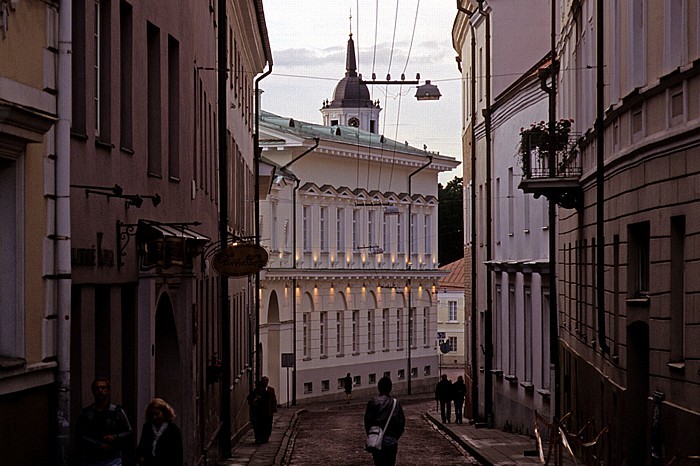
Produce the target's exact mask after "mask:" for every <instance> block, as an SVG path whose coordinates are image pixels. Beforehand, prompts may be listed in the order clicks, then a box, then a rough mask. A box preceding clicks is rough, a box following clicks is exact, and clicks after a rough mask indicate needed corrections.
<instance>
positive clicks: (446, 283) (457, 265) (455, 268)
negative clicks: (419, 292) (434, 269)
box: [438, 258, 465, 290]
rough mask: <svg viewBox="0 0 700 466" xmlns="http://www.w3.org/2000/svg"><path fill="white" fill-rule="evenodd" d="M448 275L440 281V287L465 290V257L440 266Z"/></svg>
mask: <svg viewBox="0 0 700 466" xmlns="http://www.w3.org/2000/svg"><path fill="white" fill-rule="evenodd" d="M440 270H443V271H447V272H448V273H447V275H445V276H444V277H442V278H441V279H440V281H439V282H438V288H439V289H444V290H463V289H464V285H465V276H464V258H462V259H459V260H456V261H454V262H450V263H449V264H447V265H443V266H442V267H440Z"/></svg>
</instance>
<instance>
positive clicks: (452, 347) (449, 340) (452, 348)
mask: <svg viewBox="0 0 700 466" xmlns="http://www.w3.org/2000/svg"><path fill="white" fill-rule="evenodd" d="M447 343H449V344H450V351H457V337H448V338H447Z"/></svg>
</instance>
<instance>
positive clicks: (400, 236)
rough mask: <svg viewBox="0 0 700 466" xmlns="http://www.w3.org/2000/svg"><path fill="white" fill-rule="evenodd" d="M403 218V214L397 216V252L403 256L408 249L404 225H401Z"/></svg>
mask: <svg viewBox="0 0 700 466" xmlns="http://www.w3.org/2000/svg"><path fill="white" fill-rule="evenodd" d="M402 217H403V214H401V213H399V214H398V215H397V216H396V252H397V253H398V254H403V253H404V249H405V248H406V245H405V244H404V236H403V225H402V224H401V223H402V220H403V219H402Z"/></svg>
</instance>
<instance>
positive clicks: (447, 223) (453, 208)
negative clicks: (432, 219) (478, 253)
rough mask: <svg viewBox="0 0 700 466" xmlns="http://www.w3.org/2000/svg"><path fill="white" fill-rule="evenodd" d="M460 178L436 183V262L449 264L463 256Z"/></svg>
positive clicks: (462, 215)
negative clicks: (437, 239) (444, 182)
mask: <svg viewBox="0 0 700 466" xmlns="http://www.w3.org/2000/svg"><path fill="white" fill-rule="evenodd" d="M462 192H463V186H462V178H461V177H455V178H453V179H452V180H450V181H448V182H447V184H446V185H445V186H444V187H443V186H442V184H441V183H438V202H439V204H438V236H439V241H438V262H439V263H440V265H445V264H449V263H450V262H454V261H456V260H458V259H461V258H462V257H464V233H463V231H462V228H463V225H464V221H463V219H464V206H463V198H462Z"/></svg>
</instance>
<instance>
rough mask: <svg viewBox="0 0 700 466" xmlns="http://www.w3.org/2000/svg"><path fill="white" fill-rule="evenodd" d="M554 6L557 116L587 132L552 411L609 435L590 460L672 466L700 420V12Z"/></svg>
mask: <svg viewBox="0 0 700 466" xmlns="http://www.w3.org/2000/svg"><path fill="white" fill-rule="evenodd" d="M562 7H563V10H562V18H563V22H562V28H561V33H562V40H561V43H560V55H561V57H560V60H561V72H560V74H559V86H560V92H559V106H558V111H559V113H560V114H564V115H571V116H572V117H573V118H574V119H575V127H576V130H577V131H579V132H581V133H582V134H583V135H584V137H583V139H582V140H581V150H582V152H581V153H582V156H583V158H582V163H583V167H582V168H583V170H582V173H581V176H580V178H579V180H578V182H579V184H580V192H581V208H580V209H577V210H560V212H559V216H560V225H559V228H560V233H559V238H558V242H559V245H558V250H559V253H558V256H559V267H558V270H557V273H558V277H559V280H558V288H559V307H560V314H559V315H560V321H559V329H560V335H561V356H562V360H561V372H562V374H561V376H562V413H565V412H571V413H572V416H571V421H572V426H571V427H572V429H574V430H578V429H580V428H581V427H582V426H583V425H584V423H585V422H587V421H589V420H592V424H591V427H590V428H589V429H590V430H591V431H593V433H595V432H597V431H600V430H602V429H603V428H604V427H605V426H608V429H609V430H608V432H607V433H606V434H605V436H604V437H602V441H600V442H599V443H598V444H597V445H596V446H595V447H593V448H589V449H588V450H591V451H582V455H584V457H585V458H586V459H587V460H588V461H592V456H593V455H596V456H597V458H598V460H597V461H600V460H604V461H605V462H606V464H629V465H632V464H635V465H637V464H639V465H644V464H668V463H669V462H672V461H671V460H672V459H674V458H675V459H676V460H680V461H681V462H682V461H683V459H684V458H686V457H687V456H689V455H697V435H696V434H695V433H694V430H693V429H692V428H691V427H690V426H696V425H698V424H699V423H700V404H699V400H700V392H699V390H700V385H699V384H698V379H697V374H698V369H699V368H700V367H699V359H698V358H699V354H698V351H699V348H700V347H698V345H697V344H695V343H694V342H695V341H697V337H698V329H699V328H700V326H699V325H698V324H699V323H700V322H699V321H698V304H697V300H696V299H695V296H696V295H697V290H696V288H697V285H696V283H695V281H694V280H693V278H692V277H694V276H695V275H694V270H695V267H696V264H697V261H698V254H697V251H696V248H694V247H693V246H694V244H695V242H696V238H697V235H698V215H697V211H698V189H697V187H698V186H699V185H700V181H699V178H698V177H699V176H700V175H699V171H698V165H697V160H698V156H699V151H700V137H699V136H698V129H699V128H700V101H699V100H698V95H699V93H698V92H697V89H698V87H699V86H700V66H699V63H700V60H699V59H700V27H699V26H698V25H700V5H698V4H697V2H688V1H672V2H660V1H653V0H629V1H615V2H594V1H581V2H570V1H567V2H563V3H562ZM589 70H596V71H597V72H596V71H589ZM591 102H598V104H597V105H596V106H593V105H591Z"/></svg>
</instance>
